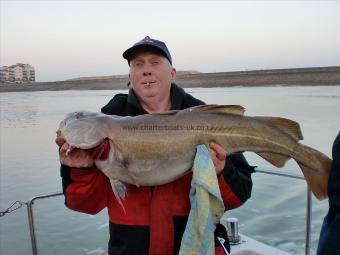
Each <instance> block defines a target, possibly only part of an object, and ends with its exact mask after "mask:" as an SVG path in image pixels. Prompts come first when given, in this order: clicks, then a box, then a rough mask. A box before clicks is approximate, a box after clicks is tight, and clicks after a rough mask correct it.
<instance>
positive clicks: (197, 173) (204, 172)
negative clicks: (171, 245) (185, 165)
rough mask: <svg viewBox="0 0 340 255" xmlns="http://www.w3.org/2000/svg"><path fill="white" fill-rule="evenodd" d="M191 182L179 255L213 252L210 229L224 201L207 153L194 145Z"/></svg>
mask: <svg viewBox="0 0 340 255" xmlns="http://www.w3.org/2000/svg"><path fill="white" fill-rule="evenodd" d="M196 149H197V151H196V156H195V160H194V164H193V168H192V171H193V178H192V181H191V190H190V203H191V210H190V214H189V218H188V222H187V225H186V227H185V231H184V234H183V237H182V243H181V248H180V252H179V255H188V254H190V255H196V254H199V255H210V254H215V240H214V231H215V228H216V224H217V223H219V220H220V218H221V217H222V215H223V213H224V204H223V200H222V197H221V193H220V189H219V186H218V181H217V176H216V171H215V167H214V164H213V162H212V160H211V157H210V153H209V151H208V149H207V147H206V146H204V145H198V146H197V147H196Z"/></svg>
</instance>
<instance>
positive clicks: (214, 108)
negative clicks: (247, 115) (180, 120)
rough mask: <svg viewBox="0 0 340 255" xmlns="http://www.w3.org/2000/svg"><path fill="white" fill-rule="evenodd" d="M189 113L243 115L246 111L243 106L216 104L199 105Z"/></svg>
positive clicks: (190, 109) (189, 109)
mask: <svg viewBox="0 0 340 255" xmlns="http://www.w3.org/2000/svg"><path fill="white" fill-rule="evenodd" d="M186 110H187V111H204V112H210V113H225V114H236V115H243V113H244V111H245V109H244V107H243V106H241V105H216V104H207V105H198V106H194V107H190V108H188V109H186Z"/></svg>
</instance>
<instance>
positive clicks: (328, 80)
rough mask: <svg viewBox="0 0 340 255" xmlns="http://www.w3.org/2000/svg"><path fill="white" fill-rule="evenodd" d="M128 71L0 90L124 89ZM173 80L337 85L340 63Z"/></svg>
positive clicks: (7, 85)
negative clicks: (120, 73)
mask: <svg viewBox="0 0 340 255" xmlns="http://www.w3.org/2000/svg"><path fill="white" fill-rule="evenodd" d="M127 82H128V76H127V75H118V76H107V77H84V78H76V79H71V80H65V81H55V82H34V83H21V84H14V83H1V84H0V92H19V91H60V90H117V89H126V88H127ZM176 83H177V84H178V85H179V86H181V87H183V88H192V87H203V88H213V87H233V86H250V87H252V86H329V85H340V66H331V67H312V68H290V69H270V70H253V71H238V72H219V73H199V72H185V71H184V72H178V75H177V79H176Z"/></svg>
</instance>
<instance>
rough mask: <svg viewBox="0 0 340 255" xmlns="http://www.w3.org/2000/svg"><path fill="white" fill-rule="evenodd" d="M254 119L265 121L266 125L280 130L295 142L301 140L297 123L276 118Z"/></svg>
mask: <svg viewBox="0 0 340 255" xmlns="http://www.w3.org/2000/svg"><path fill="white" fill-rule="evenodd" d="M254 118H256V119H259V120H262V121H265V122H267V123H268V122H269V123H270V124H272V125H274V126H275V127H277V128H278V129H280V130H281V131H283V132H285V133H287V134H288V135H290V136H291V137H292V138H294V140H295V141H299V140H302V139H303V136H302V132H301V129H300V125H299V123H297V122H295V121H293V120H289V119H285V118H278V117H262V116H261V117H254Z"/></svg>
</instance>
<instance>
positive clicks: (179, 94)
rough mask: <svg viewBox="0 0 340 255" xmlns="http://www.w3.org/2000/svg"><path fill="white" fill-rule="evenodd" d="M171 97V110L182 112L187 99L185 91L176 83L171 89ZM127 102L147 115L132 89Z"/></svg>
mask: <svg viewBox="0 0 340 255" xmlns="http://www.w3.org/2000/svg"><path fill="white" fill-rule="evenodd" d="M170 97H171V110H180V109H181V107H182V105H183V101H184V97H185V91H184V89H182V88H181V87H179V86H177V85H176V84H175V83H172V84H171V88H170ZM127 102H128V104H130V105H131V106H133V107H134V108H136V109H137V110H138V111H139V112H141V113H147V112H146V111H145V110H144V109H143V107H142V106H141V104H140V102H139V100H138V97H137V95H136V93H135V92H134V91H133V89H132V88H131V89H130V90H129V94H128V99H127Z"/></svg>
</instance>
